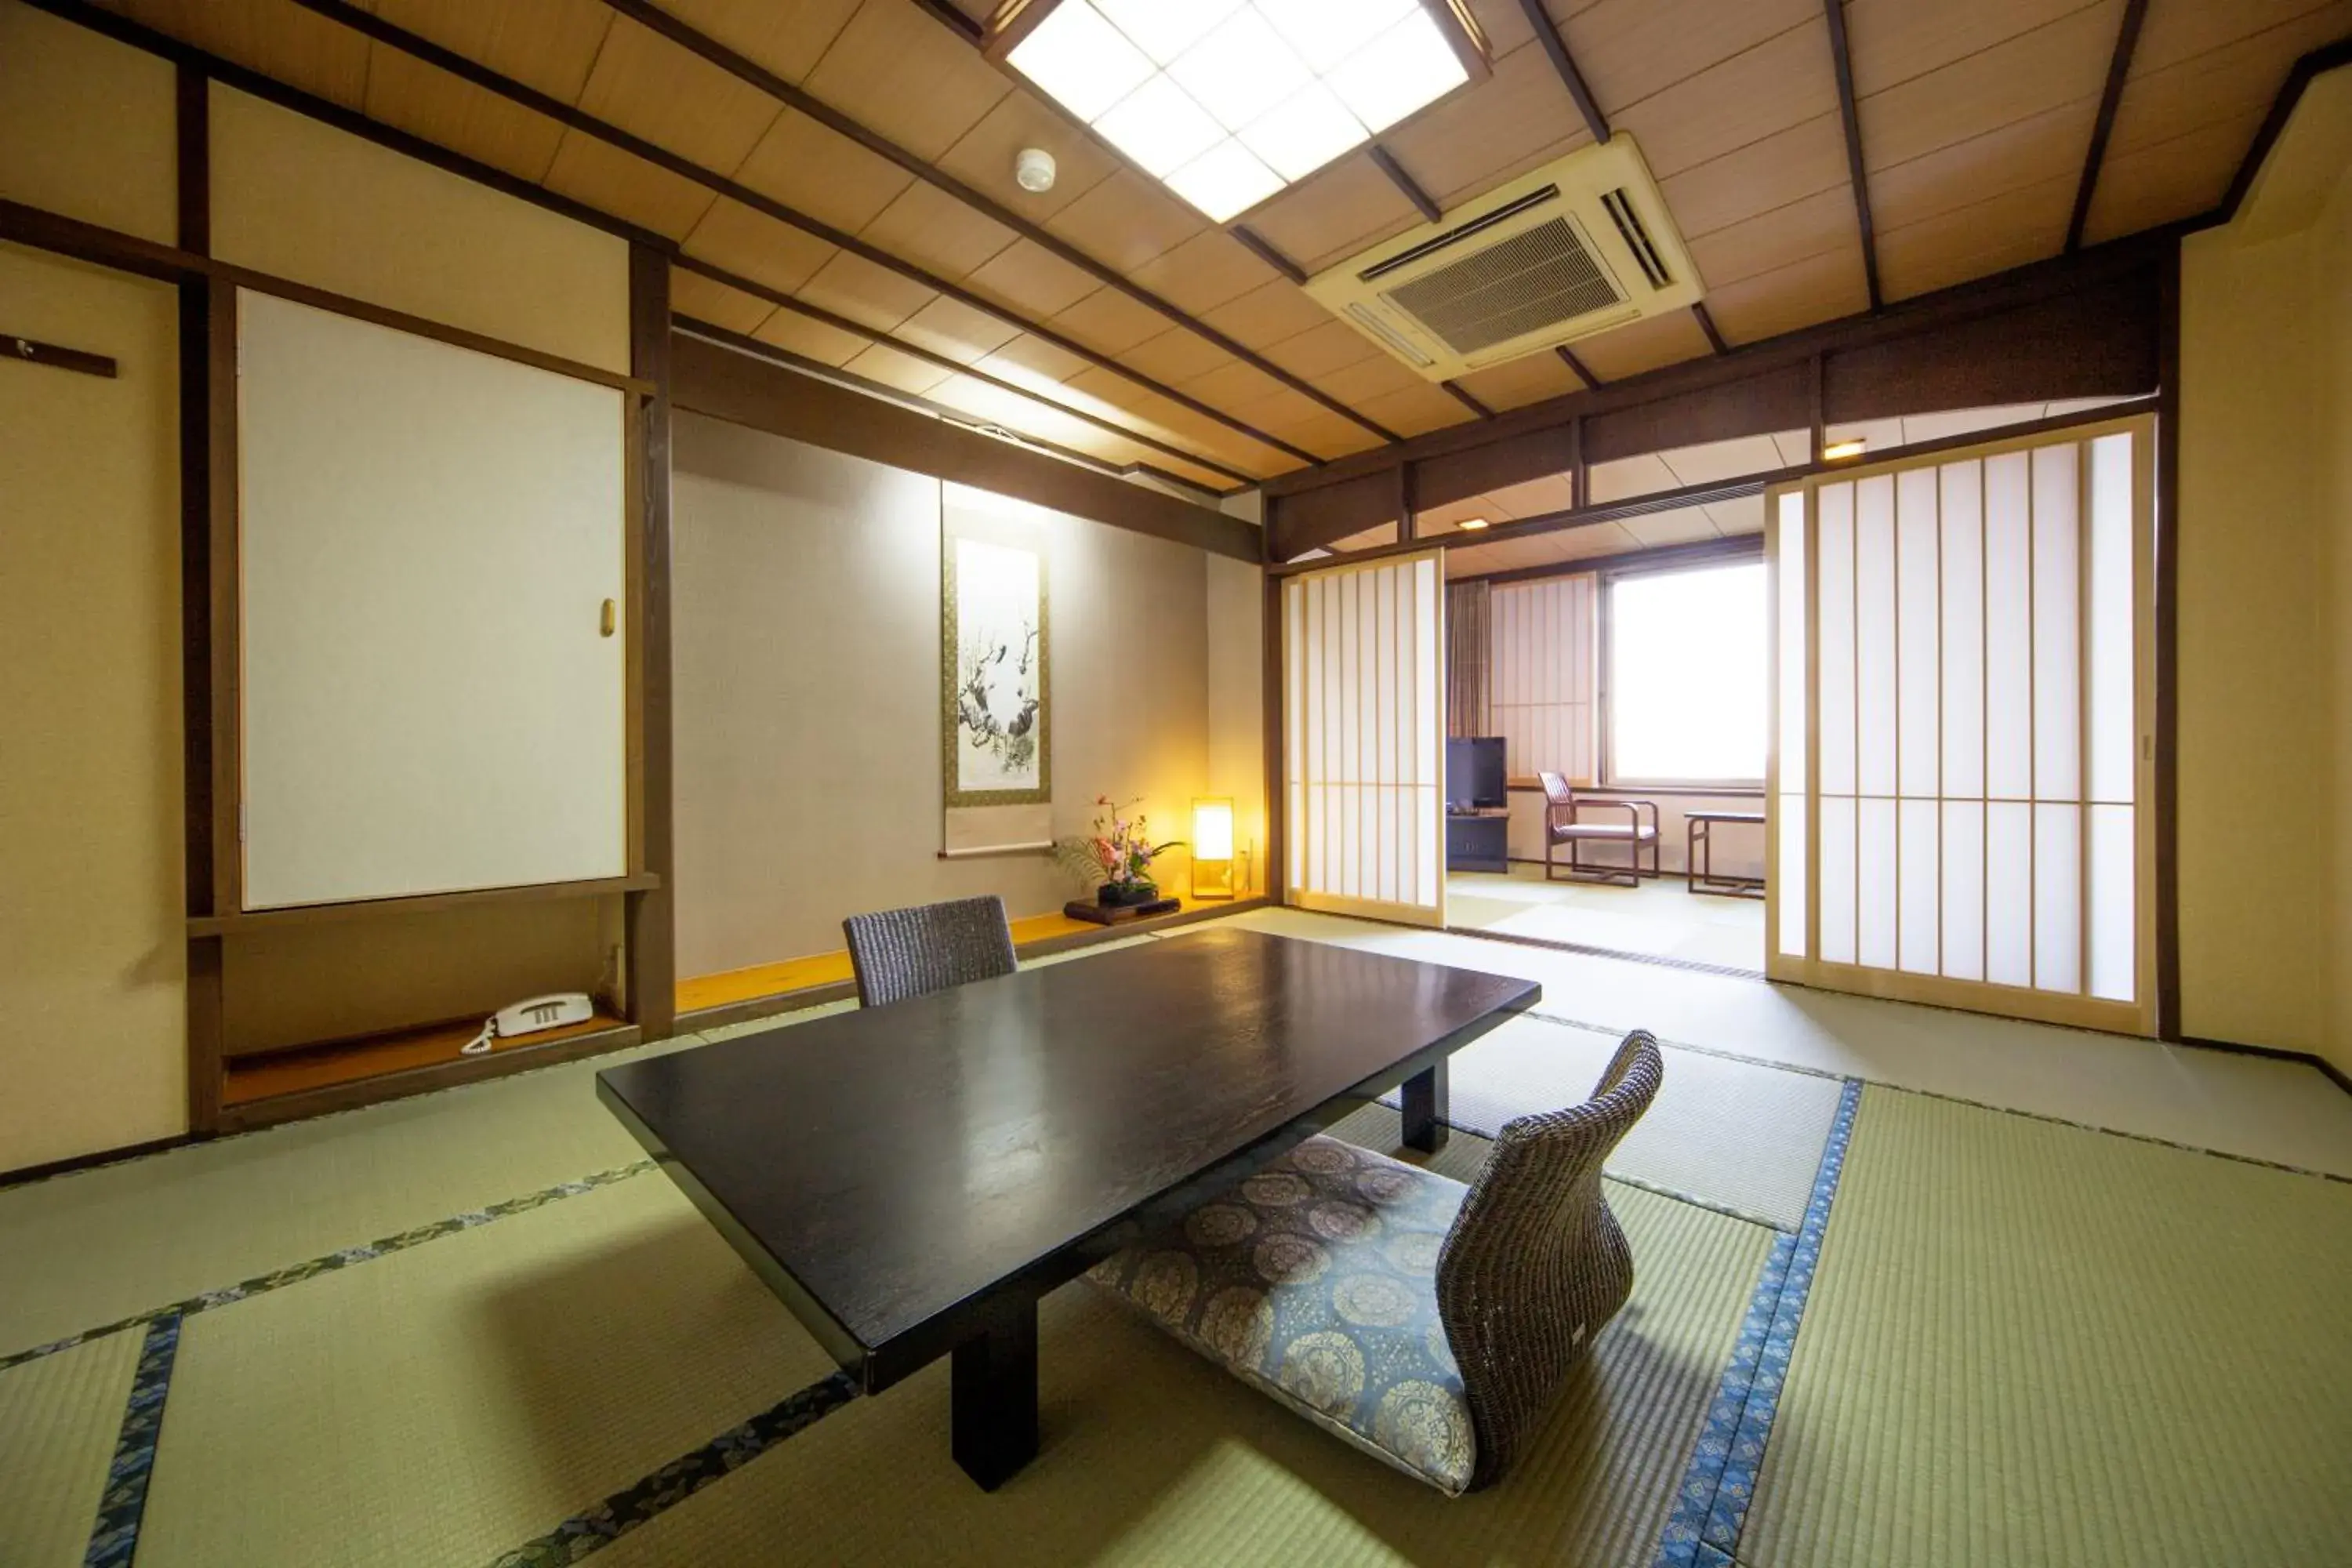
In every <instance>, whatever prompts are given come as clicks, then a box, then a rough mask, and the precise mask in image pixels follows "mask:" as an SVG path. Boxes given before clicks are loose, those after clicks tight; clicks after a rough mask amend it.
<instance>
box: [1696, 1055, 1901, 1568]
mask: <svg viewBox="0 0 2352 1568" xmlns="http://www.w3.org/2000/svg"><path fill="white" fill-rule="evenodd" d="M1861 1103H1862V1083H1861V1080H1859V1079H1847V1080H1846V1084H1845V1089H1844V1090H1843V1093H1841V1094H1840V1095H1839V1096H1838V1110H1837V1120H1836V1121H1833V1122H1832V1123H1831V1125H1830V1135H1829V1141H1828V1142H1827V1143H1826V1144H1825V1145H1824V1146H1823V1147H1822V1163H1821V1168H1820V1170H1819V1171H1818V1172H1816V1173H1815V1174H1814V1177H1813V1194H1812V1198H1811V1201H1810V1202H1809V1203H1807V1205H1805V1221H1804V1224H1803V1226H1801V1228H1800V1229H1799V1230H1798V1231H1797V1233H1796V1234H1795V1235H1794V1236H1790V1235H1788V1234H1786V1233H1783V1234H1782V1235H1781V1236H1780V1237H1779V1238H1777V1239H1776V1240H1775V1241H1774V1242H1773V1244H1772V1252H1771V1256H1770V1257H1769V1258H1767V1259H1766V1260H1765V1263H1764V1271H1763V1273H1762V1274H1761V1275H1760V1276H1759V1278H1758V1279H1757V1281H1756V1294H1755V1295H1754V1296H1753V1297H1752V1298H1751V1299H1750V1300H1749V1301H1748V1315H1747V1317H1746V1318H1745V1319H1743V1320H1742V1321H1741V1322H1740V1325H1739V1338H1738V1341H1737V1342H1735V1344H1734V1345H1733V1347H1732V1352H1731V1361H1730V1363H1729V1364H1728V1365H1727V1366H1726V1367H1725V1368H1724V1369H1723V1381H1722V1383H1721V1384H1718V1385H1717V1389H1716V1394H1715V1400H1714V1402H1713V1403H1712V1404H1711V1405H1708V1406H1707V1412H1706V1422H1705V1424H1704V1425H1703V1426H1700V1428H1699V1436H1698V1442H1697V1444H1696V1447H1694V1448H1693V1449H1692V1451H1691V1462H1690V1468H1689V1469H1688V1470H1686V1471H1685V1473H1684V1475H1683V1481H1682V1486H1681V1487H1680V1488H1679V1489H1677V1490H1676V1492H1675V1506H1674V1510H1673V1512H1671V1513H1670V1514H1669V1515H1667V1518H1666V1527H1665V1531H1664V1533H1663V1534H1662V1535H1661V1537H1660V1538H1659V1542H1658V1556H1657V1565H1656V1568H1696V1564H1698V1563H1701V1562H1702V1561H1703V1559H1702V1557H1701V1554H1700V1551H1699V1549H1700V1548H1701V1547H1702V1546H1706V1547H1711V1548H1713V1549H1714V1550H1715V1551H1717V1552H1723V1553H1726V1554H1728V1553H1729V1552H1734V1551H1736V1550H1738V1545H1739V1528H1740V1526H1741V1524H1742V1523H1744V1522H1745V1521H1746V1520H1747V1517H1748V1499H1749V1498H1750V1497H1752V1496H1754V1495H1755V1491H1756V1471H1757V1468H1758V1467H1759V1466H1760V1465H1761V1464H1762V1463H1763V1460H1764V1445H1765V1443H1766V1441H1767V1440H1768V1439H1769V1438H1770V1436H1771V1435H1772V1418H1773V1416H1774V1415H1776V1414H1777V1413H1778V1412H1779V1409H1780V1385H1781V1384H1782V1382H1783V1381H1784V1380H1785V1379H1786V1378H1787V1376H1788V1373H1789V1356H1790V1352H1791V1351H1792V1350H1793V1349H1794V1348H1795V1345H1796V1340H1797V1329H1798V1325H1799V1324H1800V1323H1801V1321H1802V1320H1803V1318H1804V1312H1805V1298H1806V1296H1807V1295H1808V1294H1809V1293H1810V1292H1811V1289H1812V1283H1813V1269H1814V1267H1815V1266H1816V1265H1817V1264H1818V1263H1819V1262H1820V1260H1821V1252H1822V1235H1823V1234H1824V1233H1825V1232H1826V1231H1827V1229H1828V1228H1829V1218H1830V1205H1831V1204H1832V1202H1833V1201H1834V1200H1835V1199H1836V1197H1837V1187H1838V1178H1839V1176H1840V1175H1841V1174H1842V1173H1843V1172H1844V1170H1845V1151H1846V1144H1847V1142H1849V1141H1850V1140H1851V1139H1852V1138H1853V1117H1854V1111H1855V1110H1856V1108H1857V1107H1859V1106H1860V1105H1861Z"/></svg>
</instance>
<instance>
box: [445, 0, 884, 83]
mask: <svg viewBox="0 0 2352 1568" xmlns="http://www.w3.org/2000/svg"><path fill="white" fill-rule="evenodd" d="M453 3H457V4H463V5H468V6H472V7H476V8H480V9H490V7H484V6H480V5H479V0H453ZM591 3H592V4H593V0H591ZM657 3H658V4H659V5H660V6H661V8H662V9H663V10H665V11H667V12H668V13H669V14H670V15H671V16H676V17H677V19H678V20H679V21H681V22H684V23H686V24H687V25H688V26H690V27H692V28H694V29H695V31H697V32H698V33H701V34H703V35H704V36H706V37H709V38H712V39H714V40H716V41H717V42H719V43H721V44H724V45H726V46H727V47H729V48H730V49H733V50H734V51H735V52H736V53H737V54H739V55H741V56H742V57H744V58H746V59H749V60H751V61H753V62H754V63H755V64H758V65H760V66H761V67H764V68H766V69H768V70H771V71H773V72H774V73H775V74H776V75H778V76H780V77H782V78H783V79H785V80H786V81H789V82H793V83H796V84H797V83H799V82H801V81H803V80H805V79H807V77H808V73H809V72H810V71H811V70H814V68H816V62H817V61H818V60H820V59H822V58H824V52H825V50H827V49H829V48H831V47H833V41H834V39H835V38H837V37H840V36H841V30H842V28H844V27H845V26H848V25H849V18H850V17H851V16H852V15H854V14H855V13H856V10H857V0H657Z"/></svg>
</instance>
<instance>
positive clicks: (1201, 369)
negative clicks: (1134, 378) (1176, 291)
mask: <svg viewBox="0 0 2352 1568" xmlns="http://www.w3.org/2000/svg"><path fill="white" fill-rule="evenodd" d="M1118 360H1119V363H1121V364H1123V365H1127V366H1128V367H1129V368H1130V369H1132V370H1134V371H1136V372H1137V373H1138V374H1142V375H1148V376H1150V378H1151V379H1152V380H1154V381H1156V382H1159V383H1160V384H1162V385H1163V386H1181V385H1183V384H1184V383H1186V382H1188V381H1191V380H1193V379H1194V378H1196V377H1199V376H1203V375H1206V374H1209V373H1210V372H1211V371H1213V370H1215V369H1217V368H1218V367H1219V366H1221V365H1228V364H1239V363H1241V361H1239V360H1237V359H1235V358H1234V356H1233V355H1231V354H1229V353H1226V352H1225V351H1224V350H1223V349H1221V348H1219V347H1218V346H1217V345H1216V344H1214V343H1213V342H1209V340H1208V339H1206V338H1204V337H1202V336H1201V334H1200V333H1198V332H1191V331H1185V330H1184V329H1183V328H1181V327H1171V328H1170V329H1169V330H1168V331H1164V332H1161V333H1160V334H1159V335H1157V336H1155V337H1150V338H1146V339H1145V340H1144V341H1143V342H1139V343H1138V344H1136V345H1135V347H1133V348H1131V349H1129V350H1128V351H1127V352H1126V353H1122V354H1120V355H1119V356H1118Z"/></svg>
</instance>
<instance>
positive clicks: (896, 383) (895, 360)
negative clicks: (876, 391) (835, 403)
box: [841, 343, 955, 397]
mask: <svg viewBox="0 0 2352 1568" xmlns="http://www.w3.org/2000/svg"><path fill="white" fill-rule="evenodd" d="M841 368H842V369H844V370H845V371H847V372H849V373H850V374H853V375H862V376H864V377H865V378H866V380H868V381H878V382H880V383H881V384H883V385H885V386H889V387H896V388H897V389H898V391H900V392H905V393H911V394H912V395H915V396H917V397H920V396H922V395H924V394H926V393H928V392H929V391H930V390H931V389H932V388H933V387H935V386H937V385H939V384H940V383H941V382H943V381H945V380H947V379H948V378H949V377H950V376H951V375H953V374H955V373H954V372H953V371H950V370H942V369H941V368H940V367H939V366H938V365H935V364H933V363H931V362H930V361H929V360H925V359H917V358H916V357H915V356H914V355H913V354H910V353H906V352H905V351H903V350H901V349H895V348H892V347H891V346H890V345H889V344H888V343H876V344H875V345H874V346H873V347H872V348H869V349H867V350H866V351H865V352H864V353H860V354H858V355H857V356H856V357H855V358H853V359H850V360H848V361H845V363H843V365H842V367H841Z"/></svg>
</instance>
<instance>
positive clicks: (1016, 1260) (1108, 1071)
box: [596, 928, 1543, 1491]
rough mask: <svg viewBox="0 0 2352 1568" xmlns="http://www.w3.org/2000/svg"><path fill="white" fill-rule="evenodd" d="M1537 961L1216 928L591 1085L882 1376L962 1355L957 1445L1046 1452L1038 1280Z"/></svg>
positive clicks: (1367, 1087)
mask: <svg viewBox="0 0 2352 1568" xmlns="http://www.w3.org/2000/svg"><path fill="white" fill-rule="evenodd" d="M1542 994H1543V993H1542V990H1541V988H1540V987H1538V986H1537V985H1536V984H1533V983H1531V982H1529V981H1526V980H1517V979H1512V978H1509V977H1507V976H1504V975H1499V974H1481V973H1476V972H1475V971H1472V970H1466V969H1452V968H1447V967H1445V966H1444V965H1441V964H1434V963H1417V962H1415V961H1413V960H1411V959H1403V958H1391V957H1388V956H1385V955H1383V954H1380V953H1371V952H1358V951H1356V950H1354V949H1352V948H1345V947H1336V946H1330V945H1327V944H1325V943H1321V942H1297V941H1293V940H1290V939H1287V938H1284V937H1277V936H1268V935H1265V934H1263V933H1261V932H1257V931H1239V930H1234V929H1231V928H1220V929H1214V930H1210V931H1202V932H1201V933H1199V934H1196V935H1186V936H1181V937H1178V938H1175V939H1173V940H1171V941H1168V942H1146V943H1144V944H1143V945H1141V946H1139V947H1134V948H1129V949H1128V950H1126V951H1124V952H1113V953H1107V954H1105V955H1103V956H1101V957H1099V958H1090V959H1087V961H1086V962H1085V963H1063V964H1054V965H1049V966H1047V967H1045V968H1041V969H1031V970H1024V971H1023V972H1022V973H1018V974H1008V975H1005V976H1003V977H1002V978H1000V979H995V980H983V981H979V982H976V983H975V984H970V985H959V986H956V987H954V988H952V989H950V990H947V991H940V992H934V993H932V994H929V995H927V996H917V997H913V998H910V999H908V1000H907V1001H904V1002H896V1003H892V1004H891V1005H888V1006H885V1007H867V1008H862V1009H860V1010H859V1011H857V1012H855V1013H844V1014H841V1015H838V1016H835V1017H830V1018H821V1019H816V1020H814V1021H812V1022H810V1023H805V1024H801V1025H797V1026H791V1027H779V1028H775V1029H771V1030H766V1031H763V1032H761V1033H760V1034H756V1035H747V1036H742V1037H738V1038H736V1039H732V1040H727V1041H724V1042H722V1043H720V1044H717V1045H709V1046H701V1047H696V1048H694V1049H690V1050H684V1051H678V1052H676V1053H674V1054H672V1055H669V1056H665V1057H656V1058H653V1059H651V1060H648V1061H640V1062H631V1063H629V1064H627V1065H625V1066H623V1067H616V1068H606V1069H604V1071H603V1072H601V1073H599V1074H597V1075H596V1093H597V1096H598V1098H600V1099H601V1100H604V1104H605V1106H606V1107H607V1108H608V1109H609V1110H611V1111H612V1112H613V1114H614V1115H615V1116H617V1117H619V1118H620V1120H621V1122H622V1124H623V1125H625V1127H627V1128H628V1129H629V1131H631V1132H632V1133H634V1134H635V1136H636V1139H637V1141H638V1142H640V1143H642V1144H644V1145H645V1147H646V1150H647V1151H648V1152H650V1153H652V1155H653V1156H654V1157H655V1159H656V1160H658V1161H659V1162H660V1163H661V1166H662V1169H663V1170H665V1171H667V1173H669V1176H670V1179H671V1180H672V1181H674V1182H676V1183H677V1184H678V1186H679V1187H680V1188H681V1189H682V1190H684V1192H685V1193H686V1194H687V1196H688V1197H689V1198H691V1199H692V1200H693V1201H694V1204H695V1206H696V1207H698V1208H699V1209H700V1210H701V1211H702V1213H703V1215H704V1217H705V1218H707V1219H708V1220H709V1221H710V1223H711V1225H712V1226H715V1227H716V1228H717V1229H718V1231H719V1234H720V1235H722V1236H724V1237H726V1238H727V1239H728V1241H729V1242H730V1243H731V1244H733V1246H734V1247H735V1250H736V1251H737V1252H738V1253H740V1254H741V1256H742V1258H743V1260H744V1262H746V1263H747V1264H749V1265H750V1266H751V1271H752V1272H753V1273H754V1274H757V1275H758V1276H759V1277H760V1279H761V1280H762V1281H763V1282H764V1283H765V1284H766V1285H767V1286H768V1288H769V1289H772V1290H773V1291H774V1292H775V1293H776V1294H777V1296H779V1297H780V1298H782V1300H783V1302H784V1304H785V1305H786V1306H787V1307H789V1308H791V1309H792V1311H793V1316H794V1317H796V1318H798V1319H799V1320H800V1321H801V1322H802V1324H803V1326H805V1327H806V1328H807V1329H808V1331H809V1332H810V1333H812V1334H814V1336H815V1337H816V1340H817V1342H819V1343H820V1344H822V1345H823V1346H824V1348H825V1350H826V1351H827V1352H829V1353H830V1354H831V1355H832V1356H833V1357H834V1359H835V1361H837V1362H838V1363H840V1364H841V1366H842V1368H843V1370H845V1371H846V1372H847V1373H849V1374H850V1375H851V1376H853V1377H855V1378H856V1379H857V1381H858V1383H859V1384H860V1386H861V1387H863V1388H864V1389H865V1391H866V1393H868V1394H878V1393H880V1392H881V1391H882V1390H884V1389H886V1388H888V1387H889V1386H890V1385H891V1384H896V1383H899V1382H902V1381H904V1380H905V1379H906V1378H908V1377H909V1376H911V1375H912V1374H913V1373H915V1372H917V1371H918V1370H919V1369H920V1368H922V1367H923V1366H925V1365H927V1364H928V1363H931V1362H933V1361H936V1360H938V1359H939V1358H940V1356H942V1355H952V1357H953V1361H954V1367H953V1372H954V1375H953V1380H952V1383H951V1384H950V1401H951V1415H950V1448H951V1450H952V1452H953V1453H954V1455H955V1458H956V1462H957V1463H958V1464H960V1465H961V1466H962V1467H963V1468H964V1470H965V1471H966V1473H968V1474H969V1475H970V1476H971V1479H973V1480H975V1481H977V1482H979V1483H980V1485H981V1486H982V1488H983V1489H988V1490H991V1491H992V1490H994V1489H996V1488H997V1487H998V1486H1000V1485H1002V1484H1003V1482H1004V1480H1005V1479H1007V1478H1008V1477H1010V1476H1012V1475H1013V1472H1014V1471H1016V1470H1018V1469H1020V1468H1021V1467H1022V1466H1023V1465H1024V1464H1026V1463H1028V1461H1029V1460H1030V1459H1031V1458H1034V1456H1035V1454H1036V1452H1037V1300H1038V1298H1039V1297H1041V1296H1043V1295H1044V1294H1045V1292H1046V1291H1048V1290H1051V1289H1054V1288H1055V1286H1057V1285H1060V1284H1062V1283H1064V1282H1065V1281H1066V1280H1069V1279H1075V1278H1076V1277H1077V1276H1078V1275H1079V1274H1082V1273H1084V1272H1085V1271H1086V1270H1087V1268H1091V1267H1093V1265H1094V1264H1095V1263H1096V1262H1097V1261H1098V1260H1100V1259H1101V1258H1106V1257H1108V1256H1109V1255H1110V1254H1111V1253H1113V1252H1116V1251H1118V1249H1119V1248H1121V1247H1126V1246H1128V1245H1129V1244H1130V1243H1131V1242H1133V1241H1134V1240H1136V1239H1137V1238H1138V1237H1140V1236H1141V1235H1142V1234H1143V1232H1144V1231H1145V1229H1146V1228H1148V1227H1149V1226H1153V1225H1155V1224H1158V1223H1160V1222H1161V1221H1163V1220H1166V1219H1170V1218H1172V1217H1174V1216H1175V1215H1179V1214H1181V1213H1183V1212H1186V1211H1189V1210H1190V1209H1192V1208H1193V1207H1194V1206H1196V1205H1199V1204H1200V1203H1201V1202H1202V1201H1203V1200H1204V1199H1206V1198H1209V1197H1212V1196H1214V1195H1215V1194H1218V1193H1220V1192H1223V1191H1224V1190H1226V1189H1228V1188H1230V1187H1232V1186H1234V1185H1235V1184H1238V1183H1239V1182H1241V1180H1242V1179H1243V1178H1244V1177H1245V1176H1248V1175H1250V1174H1251V1173H1254V1172H1255V1171H1257V1170H1259V1169H1261V1168H1263V1167H1264V1166H1265V1165H1266V1164H1267V1163H1270V1162H1271V1161H1272V1160H1274V1158H1275V1157H1276V1156H1277V1155H1279V1154H1281V1153H1282V1152H1284V1151H1286V1150H1287V1149H1289V1148H1291V1147H1292V1146H1293V1145H1295V1144H1297V1143H1299V1142H1303V1141H1304V1140H1305V1139H1306V1138H1307V1137H1308V1136H1309V1135H1310V1134H1312V1133H1315V1132H1318V1131H1321V1130H1322V1129H1324V1128H1326V1127H1328V1126H1329V1125H1330V1124H1331V1123H1332V1122H1334V1121H1338V1120H1339V1118H1340V1117H1342V1116H1344V1115H1346V1114H1347V1113H1348V1112H1349V1111H1351V1110H1356V1109H1357V1108H1359V1107H1360V1106H1361V1105H1363V1104H1365V1103H1366V1102H1368V1101H1370V1100H1375V1099H1378V1098H1379V1097H1380V1096H1381V1095H1383V1094H1386V1093H1387V1092H1388V1091H1389V1090H1391V1089H1396V1088H1398V1087H1399V1086H1400V1085H1401V1086H1402V1088H1403V1090H1404V1096H1403V1099H1404V1137H1405V1142H1407V1143H1408V1144H1411V1145H1412V1146H1413V1147H1415V1148H1418V1149H1423V1150H1434V1149H1436V1148H1437V1147H1439V1146H1440V1145H1441V1144H1442V1143H1443V1142H1444V1136H1445V1115H1446V1094H1445V1088H1446V1085H1445V1063H1446V1058H1448V1057H1449V1056H1451V1055H1452V1054H1453V1053H1454V1051H1456V1050H1458V1049H1460V1048H1461V1047H1464V1046H1465V1045H1468V1044H1469V1043H1470V1042H1471V1041H1473V1040H1475V1039H1476V1038H1478V1037H1480V1036H1481V1035H1484V1034H1486V1032H1487V1031H1488V1030H1490V1029H1493V1028H1494V1027H1496V1026H1497V1025H1499V1024H1502V1023H1503V1022H1505V1021H1506V1020H1507V1019H1509V1018H1511V1017H1512V1016H1516V1015H1517V1014H1519V1013H1521V1012H1524V1011H1525V1010H1526V1009H1527V1008H1528V1007H1529V1006H1531V1005H1534V1004H1535V1002H1536V1001H1537V1000H1538V998H1540V997H1541V995H1542Z"/></svg>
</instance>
